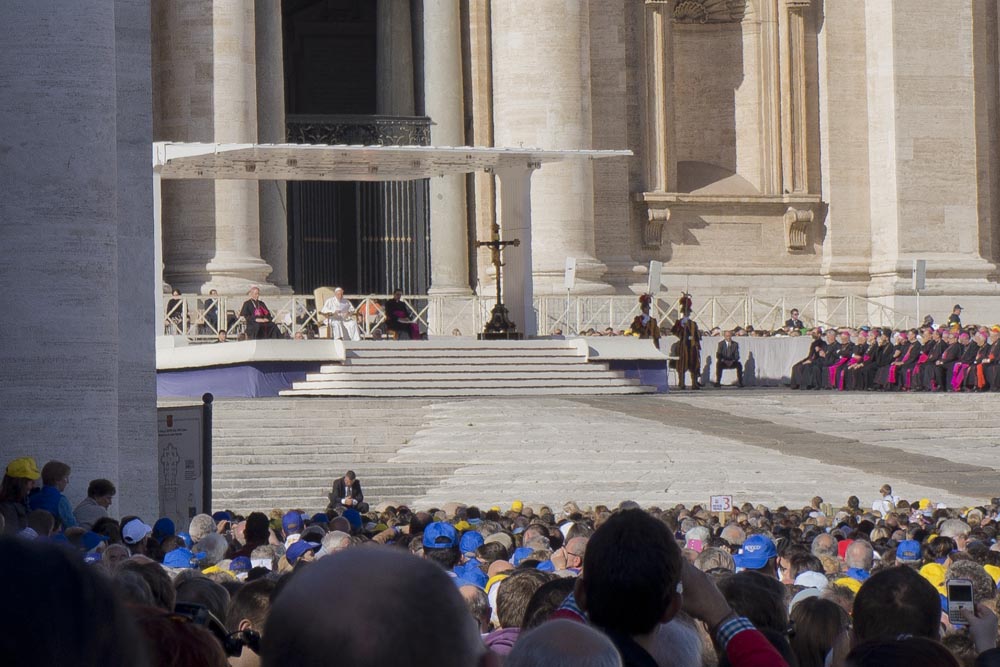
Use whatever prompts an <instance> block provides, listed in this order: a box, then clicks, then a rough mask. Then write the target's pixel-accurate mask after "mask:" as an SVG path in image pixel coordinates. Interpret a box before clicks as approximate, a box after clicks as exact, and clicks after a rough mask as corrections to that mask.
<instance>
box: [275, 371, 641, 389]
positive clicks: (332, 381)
mask: <svg viewBox="0 0 1000 667" xmlns="http://www.w3.org/2000/svg"><path fill="white" fill-rule="evenodd" d="M331 375H332V374H331ZM328 378H329V379H323V380H314V381H306V382H295V383H294V384H292V389H293V390H295V389H306V390H312V389H361V390H365V391H367V390H369V389H379V388H380V387H383V386H386V384H387V385H388V387H389V388H395V389H403V390H407V389H409V390H413V391H417V392H420V391H424V390H427V389H466V388H468V389H515V388H525V389H538V388H541V387H573V388H582V387H619V386H622V387H624V386H639V381H638V380H636V379H629V378H623V377H620V376H617V377H611V378H604V377H591V376H589V375H584V376H583V377H579V378H573V379H571V380H566V379H564V378H555V379H549V378H544V377H541V378H536V377H533V376H529V377H520V378H495V377H493V375H492V374H485V375H484V376H478V377H477V376H459V377H457V378H453V379H441V380H420V379H411V378H408V377H406V376H401V377H397V378H393V380H392V381H391V382H389V383H374V382H371V381H367V382H366V381H365V380H363V379H360V378H353V377H348V378H343V379H341V378H333V377H330V376H328Z"/></svg>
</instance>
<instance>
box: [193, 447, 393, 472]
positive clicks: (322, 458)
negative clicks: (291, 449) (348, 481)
mask: <svg viewBox="0 0 1000 667" xmlns="http://www.w3.org/2000/svg"><path fill="white" fill-rule="evenodd" d="M389 458H390V456H389V455H384V456H373V455H371V454H344V453H342V452H324V453H320V454H285V453H277V452H271V453H265V454H219V453H216V452H213V453H212V461H213V464H214V465H215V466H220V465H223V466H226V465H233V466H275V465H282V464H285V463H289V464H296V465H298V466H300V467H301V468H303V469H305V468H310V467H313V466H316V465H323V466H325V467H326V468H327V469H329V467H330V466H338V467H340V468H344V467H351V468H353V469H356V468H359V467H360V466H361V464H370V463H385V462H387V461H388V460H389ZM331 474H335V473H331Z"/></svg>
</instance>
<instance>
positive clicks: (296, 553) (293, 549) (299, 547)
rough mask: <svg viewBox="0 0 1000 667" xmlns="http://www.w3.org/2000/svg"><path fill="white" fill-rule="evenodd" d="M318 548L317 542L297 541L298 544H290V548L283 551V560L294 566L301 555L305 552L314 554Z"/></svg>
mask: <svg viewBox="0 0 1000 667" xmlns="http://www.w3.org/2000/svg"><path fill="white" fill-rule="evenodd" d="M319 547H320V545H319V543H317V542H306V541H305V540H299V541H298V542H295V543H294V544H292V546H290V547H288V549H287V550H286V551H285V558H287V559H288V564H289V565H295V561H297V560H298V559H299V558H300V557H301V556H302V554H304V553H306V552H307V551H312V552H314V553H315V552H316V551H317V550H318V549H319Z"/></svg>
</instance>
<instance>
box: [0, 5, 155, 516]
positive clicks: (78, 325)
mask: <svg viewBox="0 0 1000 667" xmlns="http://www.w3.org/2000/svg"><path fill="white" fill-rule="evenodd" d="M149 26H150V18H149V13H148V5H146V6H144V5H143V3H141V2H135V1H132V0H115V1H114V2H109V1H108V0H53V1H52V2H47V3H44V5H43V4H39V3H37V2H33V1H31V0H7V1H5V2H3V3H0V44H2V45H3V48H0V90H3V91H4V92H3V94H2V95H0V137H2V139H0V143H2V144H3V146H2V148H0V173H2V174H3V179H4V191H3V196H2V197H0V245H2V247H3V249H4V259H3V269H2V270H0V295H2V296H0V304H2V308H3V313H4V318H5V319H4V325H3V334H2V336H3V344H2V345H0V429H2V432H3V434H4V435H3V438H4V444H3V446H2V449H3V454H4V458H5V459H6V460H8V461H9V460H10V459H12V458H14V457H16V456H33V457H34V458H35V459H36V460H37V462H38V463H39V465H41V464H43V463H45V462H46V461H48V460H51V459H57V460H61V461H64V462H66V463H68V464H69V465H70V466H72V468H73V477H72V481H71V482H70V485H69V486H68V487H67V489H66V492H65V493H66V495H67V497H68V498H69V499H70V501H71V503H73V504H75V503H77V502H79V501H80V500H82V499H83V498H84V497H86V490H87V482H88V481H89V480H91V479H94V478H97V477H104V478H108V479H111V480H113V481H114V482H115V483H116V484H117V485H118V488H119V495H118V498H116V507H115V513H116V514H121V515H124V514H133V513H135V514H141V515H143V516H156V515H157V511H158V506H157V492H156V489H157V483H156V482H157V480H156V457H155V451H156V442H155V431H154V430H153V427H152V424H155V417H154V414H153V410H154V406H155V402H156V394H155V391H156V382H155V378H154V376H153V373H154V369H155V352H154V349H153V345H152V338H153V332H154V319H155V318H154V314H153V306H152V300H153V291H154V281H153V266H152V263H153V262H152V254H153V239H152V209H151V207H152V197H151V193H150V188H151V185H152V183H151V180H152V179H151V178H150V174H151V170H150V141H151V136H150V118H149V99H150V72H149V63H150V54H149V41H148V31H149Z"/></svg>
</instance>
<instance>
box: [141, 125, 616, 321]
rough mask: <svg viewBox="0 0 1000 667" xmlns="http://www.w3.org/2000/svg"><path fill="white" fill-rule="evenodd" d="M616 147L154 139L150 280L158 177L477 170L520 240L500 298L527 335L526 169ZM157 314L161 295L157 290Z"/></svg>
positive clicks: (398, 175) (396, 175)
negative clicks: (493, 181) (490, 182)
mask: <svg viewBox="0 0 1000 667" xmlns="http://www.w3.org/2000/svg"><path fill="white" fill-rule="evenodd" d="M631 155H632V151H628V150H621V151H612V150H600V151H597V150H542V149H539V148H488V147H483V146H460V147H452V146H443V147H441V146H330V145H326V144H201V143H175V142H169V141H161V142H156V143H154V144H153V198H154V205H153V211H154V222H155V225H156V237H155V238H156V271H157V283H156V284H157V285H158V286H162V285H163V284H164V283H163V274H162V271H163V246H162V235H161V230H160V219H161V205H162V201H161V196H160V181H161V180H162V179H165V178H166V179H240V180H262V181H266V180H271V181H409V180H417V179H421V178H433V177H435V176H445V175H448V174H469V173H473V172H477V171H487V172H492V173H495V174H496V175H497V176H498V177H499V181H500V202H499V204H500V218H501V220H502V223H503V227H504V238H518V239H519V240H520V241H521V246H520V250H519V251H518V252H517V253H514V254H512V255H510V256H509V257H504V259H505V260H506V265H507V270H505V271H504V272H503V287H504V302H505V304H506V306H507V308H508V311H509V312H510V313H511V315H512V317H513V319H514V322H515V323H517V324H518V326H519V328H520V330H521V331H522V332H523V333H524V334H525V335H528V336H531V335H534V334H535V333H536V332H537V323H536V322H535V313H534V310H533V309H532V305H531V304H532V293H533V287H532V274H531V197H530V187H531V186H530V180H531V172H532V171H534V170H535V169H538V168H540V167H541V166H542V165H543V164H545V163H547V162H562V161H566V160H595V159H599V158H611V157H629V156H631ZM156 302H157V303H156V307H157V312H158V313H162V312H163V292H162V290H161V289H157V291H156Z"/></svg>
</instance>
